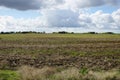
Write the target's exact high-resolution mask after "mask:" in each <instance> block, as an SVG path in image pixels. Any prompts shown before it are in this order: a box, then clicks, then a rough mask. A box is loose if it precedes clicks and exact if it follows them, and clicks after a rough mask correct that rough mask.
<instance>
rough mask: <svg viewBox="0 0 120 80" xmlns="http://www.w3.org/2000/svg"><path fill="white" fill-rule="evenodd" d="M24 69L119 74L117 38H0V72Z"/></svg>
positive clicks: (61, 36)
mask: <svg viewBox="0 0 120 80" xmlns="http://www.w3.org/2000/svg"><path fill="white" fill-rule="evenodd" d="M25 65H26V66H31V67H34V68H35V69H42V68H44V67H46V66H47V67H50V68H51V67H52V69H53V68H57V69H60V70H63V69H66V70H67V69H68V70H69V68H75V69H73V71H74V70H77V69H79V70H83V69H85V70H89V71H90V70H92V71H101V70H104V71H109V70H113V69H115V70H120V34H33V33H31V34H0V69H1V70H12V71H17V70H19V68H21V67H22V66H25ZM38 71H39V70H38ZM53 71H54V70H53ZM63 71H64V70H63ZM83 72H84V71H83ZM28 80H30V79H28ZM32 80H33V79H32ZM56 80H58V79H56ZM61 80H63V79H61ZM66 80H67V79H66ZM68 80H69V79H68ZM70 80H76V79H70Z"/></svg>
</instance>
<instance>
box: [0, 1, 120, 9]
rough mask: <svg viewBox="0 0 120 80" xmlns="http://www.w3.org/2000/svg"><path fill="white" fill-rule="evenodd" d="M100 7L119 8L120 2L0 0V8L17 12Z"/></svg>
mask: <svg viewBox="0 0 120 80" xmlns="http://www.w3.org/2000/svg"><path fill="white" fill-rule="evenodd" d="M101 5H114V6H119V5H120V0H92V1H91V0H0V6H4V7H7V8H12V9H17V10H39V9H45V8H70V9H75V8H78V9H79V8H86V7H96V6H101Z"/></svg>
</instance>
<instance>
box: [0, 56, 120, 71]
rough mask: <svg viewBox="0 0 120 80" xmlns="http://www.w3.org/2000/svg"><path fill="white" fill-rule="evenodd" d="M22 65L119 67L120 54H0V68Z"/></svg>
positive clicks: (40, 66) (108, 68)
mask: <svg viewBox="0 0 120 80" xmlns="http://www.w3.org/2000/svg"><path fill="white" fill-rule="evenodd" d="M22 65H30V66H34V67H37V68H42V67H44V66H50V67H64V68H67V67H77V68H89V69H103V70H110V69H120V54H114V55H99V56H98V55H97V56H96V55H92V56H68V55H63V54H61V55H60V54H39V55H37V56H36V57H35V56H34V57H33V56H29V55H9V54H4V55H3V54H0V69H16V68H18V67H20V66H22Z"/></svg>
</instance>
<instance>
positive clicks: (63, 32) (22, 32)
mask: <svg viewBox="0 0 120 80" xmlns="http://www.w3.org/2000/svg"><path fill="white" fill-rule="evenodd" d="M29 33H35V34H46V32H45V31H43V32H35V31H19V32H0V34H29ZM53 34H74V32H66V31H59V32H53ZM81 34H115V33H113V32H104V33H98V32H86V33H81Z"/></svg>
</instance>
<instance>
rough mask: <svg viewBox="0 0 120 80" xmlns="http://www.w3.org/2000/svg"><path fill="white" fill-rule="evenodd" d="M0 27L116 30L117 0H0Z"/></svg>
mask: <svg viewBox="0 0 120 80" xmlns="http://www.w3.org/2000/svg"><path fill="white" fill-rule="evenodd" d="M0 31H46V32H54V31H69V32H88V31H96V32H104V31H113V32H120V0H0Z"/></svg>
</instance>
